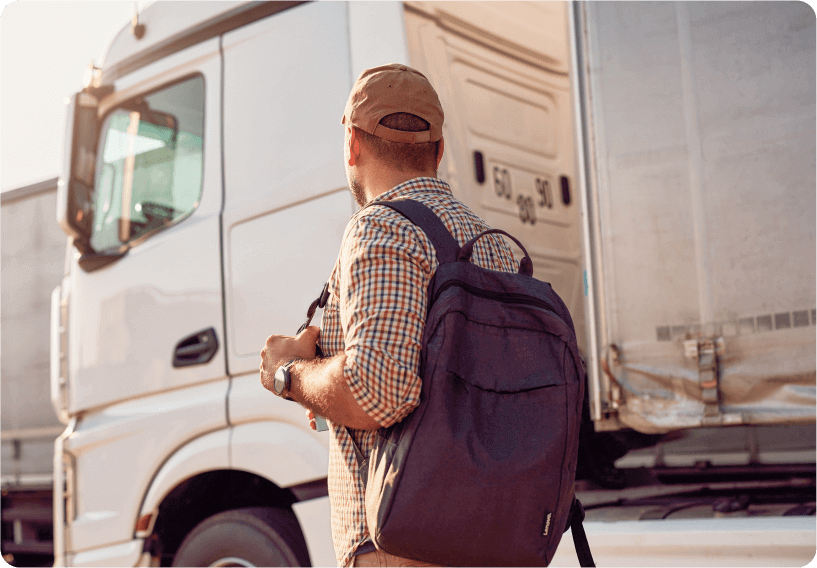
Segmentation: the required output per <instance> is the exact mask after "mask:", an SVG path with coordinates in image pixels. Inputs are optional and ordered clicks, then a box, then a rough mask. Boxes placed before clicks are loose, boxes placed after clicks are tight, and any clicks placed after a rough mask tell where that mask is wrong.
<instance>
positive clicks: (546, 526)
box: [542, 513, 553, 536]
mask: <svg viewBox="0 0 817 568" xmlns="http://www.w3.org/2000/svg"><path fill="white" fill-rule="evenodd" d="M552 516H553V513H548V514H547V515H545V529H544V530H543V531H542V536H547V535H548V532H549V531H550V518H551V517H552Z"/></svg>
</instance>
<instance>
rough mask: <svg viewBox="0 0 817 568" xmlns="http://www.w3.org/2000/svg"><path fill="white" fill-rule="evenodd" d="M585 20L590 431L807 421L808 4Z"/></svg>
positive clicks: (618, 6) (810, 250) (581, 13)
mask: <svg viewBox="0 0 817 568" xmlns="http://www.w3.org/2000/svg"><path fill="white" fill-rule="evenodd" d="M576 16H577V22H576V29H577V30H578V38H577V43H576V46H575V47H576V49H577V51H578V53H579V56H580V57H579V65H578V69H580V70H581V72H582V73H581V76H580V79H581V86H582V90H581V102H582V106H583V109H584V113H583V123H584V135H585V137H584V144H583V149H584V151H585V159H586V171H587V172H588V178H587V183H588V200H589V204H590V208H589V215H588V217H587V219H588V233H589V234H590V235H591V237H592V241H591V242H589V243H588V250H592V253H593V260H592V262H591V263H590V266H591V267H592V274H591V276H592V278H591V292H592V294H593V296H594V298H595V306H596V307H597V319H596V326H595V332H596V333H597V337H598V343H599V349H598V352H596V353H591V365H590V369H591V373H593V374H595V377H594V378H595V380H596V381H597V384H598V386H599V387H600V388H599V389H598V390H597V391H596V392H599V393H600V395H601V396H600V397H599V398H598V399H596V400H595V401H594V403H595V404H594V407H593V414H594V419H596V420H597V421H598V422H597V428H599V427H601V428H611V429H613V428H620V427H622V426H629V427H632V428H635V429H637V430H640V431H643V432H664V431H668V430H671V429H677V428H686V427H693V426H710V425H726V424H761V423H794V422H812V421H813V420H814V415H815V414H814V412H815V351H814V346H815V327H814V325H815V310H814V308H815V294H814V291H815V248H814V247H815V245H814V210H815V191H814V152H815V145H814V121H815V114H814V100H813V92H814V82H815V78H814V77H815V76H814V72H815V66H814V15H813V12H811V10H810V9H809V8H808V7H806V6H805V5H802V4H786V5H782V4H780V5H777V4H776V5H774V6H773V7H772V6H771V5H766V4H756V3H747V4H721V3H684V2H680V3H667V4H660V3H659V4H649V5H648V4H642V3H635V2H633V3H628V2H615V3H604V2H596V3H588V4H582V5H581V6H579V5H578V4H577V5H576ZM804 22H805V23H804ZM757 30H763V32H762V33H759V34H758V33H755V32H756V31H757ZM577 84H578V83H577ZM596 357H598V360H596ZM591 392H592V389H591Z"/></svg>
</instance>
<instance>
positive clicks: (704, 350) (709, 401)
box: [684, 337, 726, 426]
mask: <svg viewBox="0 0 817 568" xmlns="http://www.w3.org/2000/svg"><path fill="white" fill-rule="evenodd" d="M725 350H726V342H725V341H724V339H723V337H708V338H701V339H690V340H687V341H684V355H685V356H686V357H687V358H688V359H694V360H697V361H698V385H699V386H700V387H701V401H702V402H703V403H704V414H703V419H702V422H703V426H714V425H717V424H720V423H721V422H722V418H723V416H722V414H721V407H720V402H721V391H720V381H721V373H720V357H721V356H722V355H723V354H724V352H725Z"/></svg>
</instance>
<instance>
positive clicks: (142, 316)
mask: <svg viewBox="0 0 817 568" xmlns="http://www.w3.org/2000/svg"><path fill="white" fill-rule="evenodd" d="M220 71H221V62H220V56H219V49H218V39H213V40H210V41H207V42H203V43H200V44H198V45H196V46H194V47H191V48H188V49H186V50H183V51H181V52H178V53H176V54H174V55H172V56H169V57H167V58H165V59H162V60H159V61H157V62H155V63H152V64H150V65H147V66H145V67H143V68H142V69H140V70H139V71H138V72H135V73H131V74H129V75H126V76H125V77H123V78H121V79H119V80H117V81H116V83H115V90H114V93H113V94H111V95H109V96H108V97H107V98H105V99H103V100H102V101H101V105H102V106H101V107H100V115H101V117H100V121H99V122H100V131H99V138H98V140H99V142H98V146H97V152H96V154H97V155H96V169H95V174H94V191H93V233H92V236H91V240H90V244H91V246H92V247H93V249H94V251H96V254H86V255H83V256H81V257H80V256H79V255H77V257H78V258H77V259H75V260H74V262H73V266H72V278H73V283H72V285H71V290H72V293H71V300H70V302H71V303H70V310H69V319H70V330H69V334H70V338H71V352H70V354H69V357H68V360H69V364H70V381H69V388H68V401H67V402H68V406H69V409H70V411H71V412H77V411H79V410H82V409H86V408H93V407H100V406H104V405H106V404H110V403H112V402H114V401H117V400H122V399H126V398H132V397H136V396H141V395H146V394H149V393H152V392H159V391H166V390H170V389H177V388H179V387H184V386H188V385H192V384H196V383H201V382H204V381H209V380H212V379H215V378H219V377H225V376H226V373H225V358H224V349H223V344H224V323H223V309H222V287H221V252H220V251H221V244H220V232H219V213H220V208H221V203H222V189H221V187H222V183H221V156H220V148H221V144H220V126H219V124H220V121H219V113H220ZM106 257H107V260H106ZM95 259H96V260H95ZM112 259H117V260H114V261H112V262H111V260H112ZM225 392H226V382H225Z"/></svg>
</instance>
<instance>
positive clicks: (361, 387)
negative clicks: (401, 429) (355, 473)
mask: <svg viewBox="0 0 817 568" xmlns="http://www.w3.org/2000/svg"><path fill="white" fill-rule="evenodd" d="M371 213H372V210H371V209H369V210H367V211H364V212H362V214H361V215H360V216H359V217H358V218H357V219H356V220H353V222H352V224H351V225H350V228H349V231H348V232H347V235H346V237H345V239H344V247H343V250H342V255H343V262H342V266H344V267H345V270H344V272H343V273H342V274H341V275H340V278H341V285H340V290H342V293H341V298H340V319H341V325H342V327H343V330H344V339H345V341H344V344H345V353H346V366H345V368H344V376H345V379H346V381H347V384H348V385H349V388H350V389H351V391H352V394H353V395H354V397H355V398H356V399H357V401H358V404H360V406H361V407H362V408H363V410H365V411H366V412H367V413H368V414H369V415H370V416H371V417H372V418H373V419H374V420H376V421H377V422H379V423H380V424H381V425H382V426H391V425H392V424H395V423H397V422H400V421H401V420H402V419H403V418H405V417H406V416H407V415H408V414H409V413H410V412H411V411H412V410H414V408H416V407H417V405H418V404H419V402H420V391H421V389H422V382H421V379H420V377H419V376H418V375H417V371H418V367H419V361H420V350H421V344H422V337H423V327H424V325H425V312H426V302H427V298H426V286H427V285H428V282H429V279H430V277H431V265H430V264H429V263H430V259H429V258H427V253H426V250H425V248H424V246H423V242H422V239H426V237H425V235H421V234H420V233H419V232H418V231H419V229H417V228H416V227H415V226H414V225H413V224H412V223H410V222H409V221H407V220H406V219H404V218H403V217H402V216H401V215H399V214H397V213H394V212H393V211H391V210H389V211H387V212H384V211H377V214H375V215H373V214H371Z"/></svg>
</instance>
